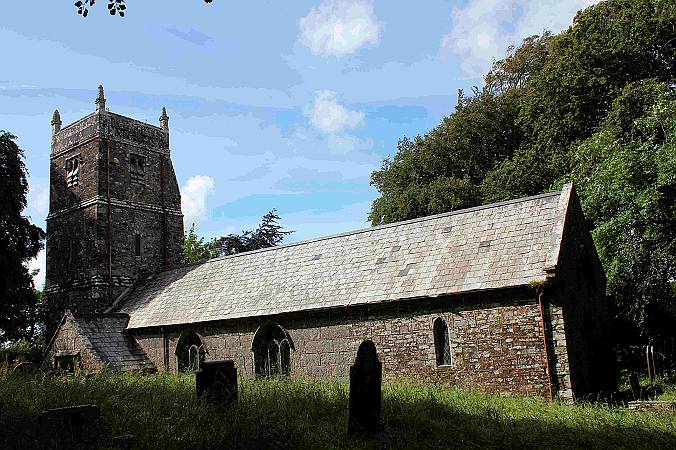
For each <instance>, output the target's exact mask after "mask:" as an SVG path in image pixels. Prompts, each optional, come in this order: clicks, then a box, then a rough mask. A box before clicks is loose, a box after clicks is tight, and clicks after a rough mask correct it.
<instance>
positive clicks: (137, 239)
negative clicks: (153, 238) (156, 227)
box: [134, 234, 141, 256]
mask: <svg viewBox="0 0 676 450" xmlns="http://www.w3.org/2000/svg"><path fill="white" fill-rule="evenodd" d="M134 255H136V256H141V235H140V234H137V235H136V236H135V237H134Z"/></svg>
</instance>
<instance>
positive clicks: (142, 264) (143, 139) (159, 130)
mask: <svg viewBox="0 0 676 450" xmlns="http://www.w3.org/2000/svg"><path fill="white" fill-rule="evenodd" d="M160 122H161V124H162V127H157V126H154V125H149V124H146V123H143V122H140V121H137V120H134V119H130V118H128V117H124V116H121V115H119V114H115V113H111V112H109V111H108V110H106V108H105V97H104V92H103V88H102V87H99V92H98V97H97V99H96V111H95V112H94V113H92V114H90V115H88V116H86V117H83V118H82V119H80V120H78V121H76V122H74V123H72V124H70V125H68V126H65V127H63V128H61V120H60V117H59V114H58V112H55V115H54V119H53V120H52V132H53V133H52V152H51V156H50V196H49V215H48V217H47V266H46V282H45V296H46V305H47V310H48V318H47V325H46V328H47V329H46V330H45V331H46V333H47V336H50V335H51V333H52V332H53V331H54V329H55V326H56V325H57V323H58V321H59V319H60V318H61V316H62V314H63V312H64V311H65V310H66V309H70V310H71V311H73V312H77V313H100V312H104V311H105V310H106V309H108V308H109V307H110V306H111V305H112V304H113V302H114V301H115V299H116V298H117V297H118V296H119V295H120V294H122V292H124V291H125V290H126V289H127V288H129V287H130V286H131V285H132V284H133V283H134V281H135V280H136V279H138V278H139V277H140V276H143V275H144V274H149V273H154V272H159V271H162V270H166V269H170V268H173V267H176V266H177V265H180V264H181V262H182V258H183V215H182V213H181V197H180V192H179V189H178V183H177V181H176V175H175V173H174V169H173V166H172V163H171V155H170V151H169V118H168V116H167V114H166V112H165V111H163V113H162V117H161V118H160Z"/></svg>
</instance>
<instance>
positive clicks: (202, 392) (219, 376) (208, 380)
mask: <svg viewBox="0 0 676 450" xmlns="http://www.w3.org/2000/svg"><path fill="white" fill-rule="evenodd" d="M195 386H196V388H197V389H196V390H197V396H198V397H204V398H205V399H206V400H208V401H209V402H211V403H214V404H215V405H217V406H219V407H221V408H225V407H226V406H228V405H230V404H232V403H236V402H237V368H236V367H235V361H233V360H225V361H204V362H202V363H201V367H200V368H199V369H198V370H197V371H196V372H195Z"/></svg>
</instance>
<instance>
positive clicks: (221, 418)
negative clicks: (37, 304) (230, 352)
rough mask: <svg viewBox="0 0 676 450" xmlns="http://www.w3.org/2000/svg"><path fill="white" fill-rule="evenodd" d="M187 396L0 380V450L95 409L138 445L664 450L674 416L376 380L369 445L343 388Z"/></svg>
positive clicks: (180, 380) (129, 387)
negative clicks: (55, 417)
mask: <svg viewBox="0 0 676 450" xmlns="http://www.w3.org/2000/svg"><path fill="white" fill-rule="evenodd" d="M194 392H195V385H194V379H193V377H191V376H176V375H152V376H141V375H130V374H108V373H101V374H97V375H92V376H88V377H41V376H40V377H25V376H24V377H19V376H15V375H10V374H0V447H3V445H4V447H3V448H11V447H12V446H19V447H26V448H30V447H32V446H33V445H34V444H35V443H34V439H35V431H34V427H35V425H36V418H37V416H38V414H39V413H40V411H42V410H43V409H46V408H57V407H63V406H70V405H79V404H96V405H99V406H100V408H101V411H102V414H103V418H104V423H105V426H106V429H107V430H108V432H109V435H110V436H114V435H119V434H122V433H125V432H127V433H131V434H134V435H136V436H137V437H138V446H139V448H176V449H186V448H252V449H253V448H277V449H280V448H281V449H285V448H289V449H291V448H294V449H295V448H311V449H316V448H319V449H331V448H448V447H459V448H477V447H482V448H523V447H530V448H533V447H538V448H600V447H614V448H676V415H674V414H669V413H665V414H656V413H636V412H629V411H626V410H624V409H622V408H618V407H609V406H603V405H575V406H570V405H564V404H558V403H556V402H547V401H543V400H539V399H533V398H523V397H500V396H490V395H486V394H481V393H478V392H470V391H463V390H456V389H445V388H441V387H437V386H429V385H420V384H413V383H410V382H405V381H397V382H389V383H385V384H384V386H383V416H384V421H385V430H384V431H383V432H382V433H380V434H379V435H378V436H376V437H373V438H370V439H368V438H365V439H360V438H352V437H350V436H348V435H347V433H346V422H347V403H348V395H349V394H348V385H347V384H346V383H341V382H328V381H308V380H305V381H302V380H287V379H272V380H244V381H241V382H240V386H239V397H240V401H239V403H238V405H237V406H234V407H231V408H229V409H228V410H226V411H218V410H216V409H215V408H213V407H212V406H210V405H208V404H206V403H204V402H202V401H200V400H198V399H196V398H195V395H194ZM3 417H4V419H3ZM3 421H4V423H1V422H3Z"/></svg>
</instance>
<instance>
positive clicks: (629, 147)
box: [569, 79, 676, 348]
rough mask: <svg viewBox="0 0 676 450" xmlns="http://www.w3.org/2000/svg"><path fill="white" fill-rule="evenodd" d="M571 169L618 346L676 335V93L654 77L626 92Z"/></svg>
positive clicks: (581, 148) (634, 84)
mask: <svg viewBox="0 0 676 450" xmlns="http://www.w3.org/2000/svg"><path fill="white" fill-rule="evenodd" d="M573 164H574V166H575V169H574V170H573V172H572V173H571V175H570V176H569V177H570V178H571V179H572V180H574V181H575V182H576V183H577V186H578V192H579V193H580V195H581V197H582V198H583V199H584V202H583V207H584V211H585V215H586V217H587V218H588V220H590V221H591V222H592V223H593V226H594V230H593V236H594V241H595V243H596V247H597V249H598V251H599V255H600V257H601V260H602V262H603V265H604V267H605V269H606V275H607V278H608V283H607V292H608V295H609V297H610V298H611V299H612V300H613V301H612V303H611V304H612V305H614V309H615V314H616V317H617V319H618V320H617V321H616V324H617V326H618V330H621V332H618V333H616V336H617V338H618V339H622V341H623V342H622V344H623V345H621V347H623V348H627V347H628V346H629V344H632V343H634V344H635V343H638V342H643V343H647V341H648V339H653V341H655V342H660V341H661V342H664V341H668V339H670V338H673V337H676V295H675V293H674V290H673V287H672V285H673V282H674V280H676V94H675V93H674V92H673V90H672V89H671V88H670V87H669V86H668V85H667V84H666V83H661V82H659V81H656V80H654V79H653V80H645V81H642V82H637V83H632V84H629V85H627V86H625V88H624V89H623V91H622V93H621V94H620V95H619V96H618V97H617V98H616V99H615V100H614V102H613V105H612V109H611V110H610V112H609V114H608V117H607V118H606V120H605V121H604V122H603V125H602V127H601V129H600V130H599V131H598V132H596V133H595V134H594V135H592V136H591V137H590V138H588V139H587V140H585V141H584V142H583V143H582V144H581V145H580V146H579V147H578V148H577V149H576V151H575V153H574V160H573Z"/></svg>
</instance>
